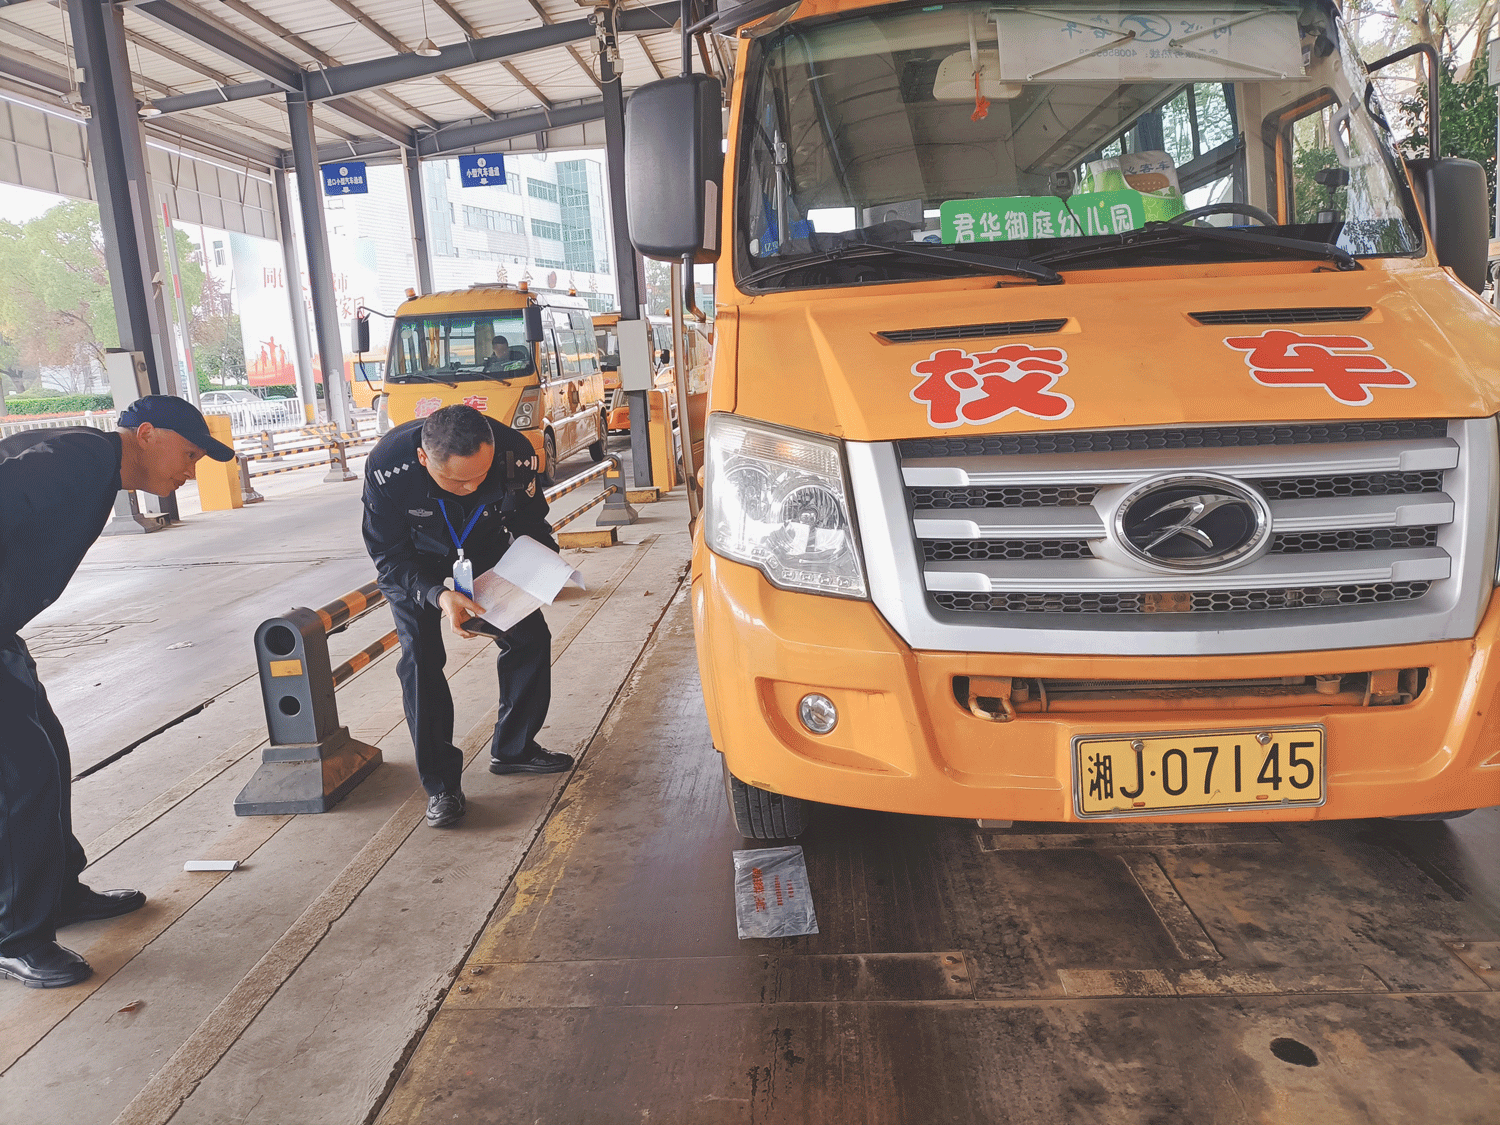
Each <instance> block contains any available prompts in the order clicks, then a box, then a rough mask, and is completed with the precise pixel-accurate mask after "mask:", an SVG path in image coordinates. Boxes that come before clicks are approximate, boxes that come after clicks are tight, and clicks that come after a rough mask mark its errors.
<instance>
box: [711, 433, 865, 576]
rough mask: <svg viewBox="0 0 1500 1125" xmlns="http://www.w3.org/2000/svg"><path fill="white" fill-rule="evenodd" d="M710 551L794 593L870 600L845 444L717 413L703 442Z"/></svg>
mask: <svg viewBox="0 0 1500 1125" xmlns="http://www.w3.org/2000/svg"><path fill="white" fill-rule="evenodd" d="M705 449H706V453H705V457H704V460H705V461H706V463H707V466H708V471H707V473H706V474H705V479H706V480H707V489H706V496H705V498H704V515H705V518H706V520H707V523H705V525H704V535H705V537H706V539H707V542H708V546H709V548H710V549H711V550H712V551H713V552H714V553H715V554H719V555H722V556H724V557H725V558H727V559H734V560H735V561H736V562H742V563H748V564H749V565H751V566H754V567H758V568H759V569H760V571H761V573H763V574H764V575H765V576H766V577H767V578H768V579H769V580H770V581H771V582H772V583H773V584H775V585H777V586H781V587H783V588H785V589H789V590H809V591H812V592H813V593H817V594H837V595H841V596H843V597H850V598H863V597H865V596H866V588H865V573H864V564H863V563H862V562H861V560H860V550H859V536H858V534H857V532H856V530H855V526H854V519H853V514H852V512H851V510H850V506H849V492H848V486H847V484H846V481H845V473H844V457H843V449H842V446H841V445H840V444H839V443H838V442H837V441H834V440H832V439H829V438H824V437H817V436H814V435H812V434H804V433H800V432H798V431H795V430H783V429H781V428H779V427H777V426H770V425H767V424H765V423H764V422H750V421H746V420H745V419H743V418H737V417H735V416H734V415H732V414H714V415H712V416H711V417H710V418H709V420H708V432H707V435H706V438H705Z"/></svg>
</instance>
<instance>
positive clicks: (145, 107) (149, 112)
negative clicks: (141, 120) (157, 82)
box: [136, 102, 161, 117]
mask: <svg viewBox="0 0 1500 1125" xmlns="http://www.w3.org/2000/svg"><path fill="white" fill-rule="evenodd" d="M136 112H137V113H139V114H140V115H141V116H142V117H160V116H161V107H160V106H158V105H157V104H156V103H155V102H142V103H141V108H140V109H138V110H136Z"/></svg>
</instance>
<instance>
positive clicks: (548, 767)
mask: <svg viewBox="0 0 1500 1125" xmlns="http://www.w3.org/2000/svg"><path fill="white" fill-rule="evenodd" d="M572 768H573V755H571V754H554V753H552V751H550V750H543V749H542V748H541V747H540V746H538V747H536V749H534V750H532V752H531V755H530V757H526V758H522V759H520V760H519V761H516V762H505V761H501V760H500V759H499V758H491V759H490V773H562V772H563V770H570V769H572Z"/></svg>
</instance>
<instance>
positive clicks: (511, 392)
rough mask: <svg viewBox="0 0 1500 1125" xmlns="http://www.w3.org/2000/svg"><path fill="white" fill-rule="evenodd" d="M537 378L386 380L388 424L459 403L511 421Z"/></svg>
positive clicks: (423, 415)
mask: <svg viewBox="0 0 1500 1125" xmlns="http://www.w3.org/2000/svg"><path fill="white" fill-rule="evenodd" d="M528 385H530V386H535V385H536V381H535V380H534V379H533V380H530V381H529V382H526V381H522V380H520V379H517V380H516V381H514V382H512V383H508V384H507V383H501V382H498V381H492V380H470V381H467V382H462V383H459V384H458V385H457V386H452V387H450V386H449V385H447V384H446V383H393V382H391V380H389V379H387V380H386V383H385V394H386V411H387V413H388V414H389V415H390V419H391V425H393V426H399V425H400V424H401V423H402V422H410V421H411V420H412V419H413V418H425V417H427V415H429V414H431V413H432V412H433V411H434V410H438V409H441V408H442V407H444V406H457V405H459V404H460V403H462V404H465V405H467V406H472V407H473V408H474V409H475V410H478V411H479V412H480V413H481V414H488V415H489V416H490V417H491V418H494V419H496V420H497V421H500V422H504V423H505V424H506V425H507V426H508V425H510V423H511V419H513V418H514V417H515V416H516V403H518V402H519V401H520V400H521V392H522V391H523V390H525V389H526V387H527V386H528Z"/></svg>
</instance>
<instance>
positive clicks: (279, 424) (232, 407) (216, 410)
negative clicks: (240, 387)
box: [203, 398, 307, 438]
mask: <svg viewBox="0 0 1500 1125" xmlns="http://www.w3.org/2000/svg"><path fill="white" fill-rule="evenodd" d="M203 413H205V414H221V415H224V416H225V417H227V418H228V419H229V426H230V429H231V431H232V432H233V433H234V436H235V437H237V438H238V437H251V436H253V435H255V434H264V433H271V434H276V433H284V432H286V431H287V430H300V429H301V428H302V427H303V426H305V425H307V412H306V411H305V410H304V409H303V408H302V403H301V402H299V401H298V400H297V399H294V398H289V399H274V400H261V401H258V402H236V403H227V404H216V403H204V404H203Z"/></svg>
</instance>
